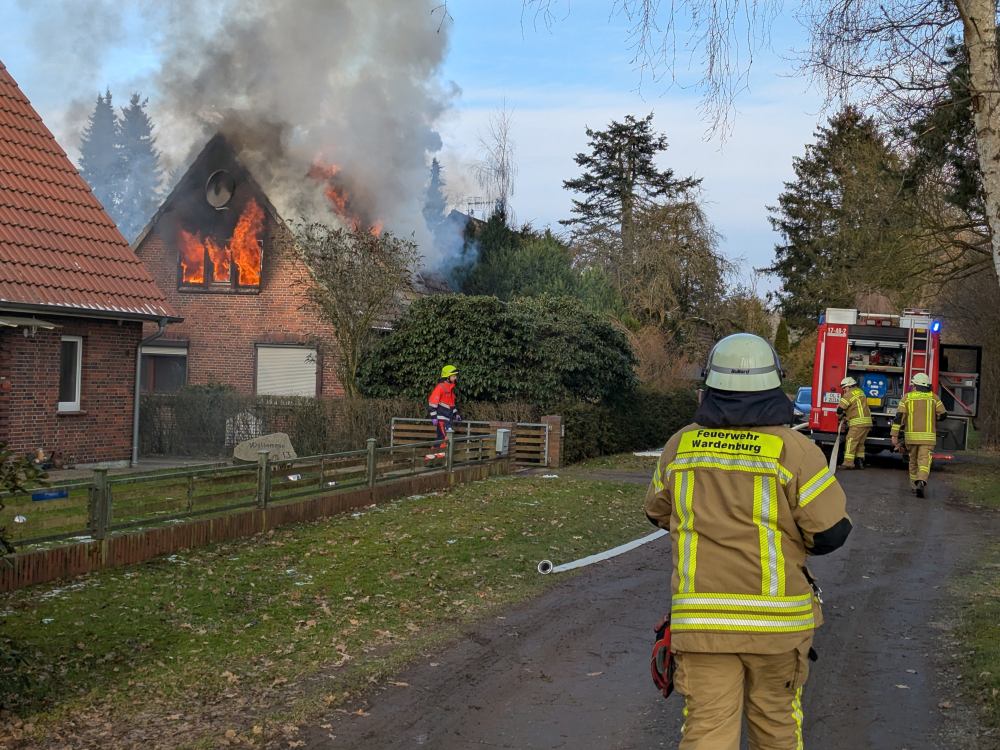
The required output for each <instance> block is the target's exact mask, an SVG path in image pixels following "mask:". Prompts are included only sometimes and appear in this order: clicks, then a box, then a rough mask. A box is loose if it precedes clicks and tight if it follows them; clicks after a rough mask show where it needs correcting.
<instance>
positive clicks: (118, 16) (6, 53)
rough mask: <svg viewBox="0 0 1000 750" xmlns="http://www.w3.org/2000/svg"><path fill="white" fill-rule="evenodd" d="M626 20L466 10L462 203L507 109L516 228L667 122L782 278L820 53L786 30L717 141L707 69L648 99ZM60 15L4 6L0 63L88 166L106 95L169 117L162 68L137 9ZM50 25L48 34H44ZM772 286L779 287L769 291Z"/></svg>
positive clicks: (575, 8) (459, 33) (682, 169)
mask: <svg viewBox="0 0 1000 750" xmlns="http://www.w3.org/2000/svg"><path fill="white" fill-rule="evenodd" d="M612 5H613V3H612V0H573V1H572V2H569V0H556V2H555V3H554V4H553V7H554V8H555V9H556V11H557V15H559V16H560V17H559V18H557V20H556V21H555V23H553V24H552V25H551V26H550V27H546V26H545V25H544V24H535V23H534V22H533V21H534V19H533V17H532V16H531V15H530V14H528V15H522V6H521V3H520V2H518V0H502V1H501V2H492V3H491V2H485V0H451V2H450V3H449V8H450V12H451V16H452V19H453V20H452V22H451V23H452V26H451V29H450V33H449V35H450V47H449V50H448V54H447V57H446V60H445V64H444V67H443V70H442V71H441V76H442V79H444V80H445V81H452V82H454V83H455V84H456V85H457V87H458V88H459V89H460V91H461V93H460V95H459V96H457V97H456V98H455V99H454V101H453V106H452V108H451V109H450V110H449V111H448V112H447V113H446V115H445V116H444V118H443V119H442V121H441V123H440V129H441V133H442V136H443V138H444V143H445V147H444V150H443V152H442V154H441V159H442V162H443V163H444V165H445V169H446V179H448V181H449V183H450V185H449V187H450V193H451V195H452V196H453V197H454V198H456V202H457V201H458V200H459V199H461V197H463V196H470V195H476V194H477V193H478V192H480V191H479V190H478V188H477V186H476V185H475V184H474V182H473V180H472V179H471V174H470V169H469V168H470V165H471V164H472V162H473V161H474V160H475V159H476V156H477V145H478V137H479V134H480V133H481V132H483V131H484V130H485V128H486V126H487V123H488V119H489V116H490V114H491V113H492V112H495V111H496V110H497V109H499V108H500V107H501V106H502V105H503V104H504V102H506V106H507V107H508V109H510V110H512V112H513V135H514V140H515V145H516V150H517V166H518V175H517V181H516V185H515V190H516V192H515V196H514V201H513V206H514V210H515V214H516V218H517V220H518V221H521V222H523V221H530V222H532V223H533V224H534V225H535V226H538V227H544V226H547V225H551V226H553V227H556V228H557V227H558V225H557V222H558V220H559V219H561V218H566V217H567V216H568V214H569V206H570V199H571V196H570V195H569V194H568V193H566V191H564V190H563V189H562V181H563V180H565V179H568V178H570V177H574V176H576V175H577V174H578V172H577V167H576V165H575V164H574V162H573V156H574V155H575V154H576V153H577V152H578V151H581V150H584V149H585V148H586V134H585V132H584V130H585V128H586V127H587V126H590V127H592V128H602V127H604V126H605V125H606V124H607V123H608V122H610V121H611V120H612V119H619V120H620V119H621V118H622V117H624V116H625V115H626V114H634V115H637V116H642V115H645V114H647V113H649V112H650V111H652V112H654V113H655V117H654V124H655V126H656V128H657V129H658V130H660V131H662V132H665V133H666V135H667V137H668V139H669V141H670V149H669V151H668V152H667V153H666V154H665V155H664V156H663V157H662V159H661V164H662V166H668V167H670V168H672V169H674V171H675V172H676V173H677V174H678V175H682V176H683V175H694V176H697V177H700V178H702V180H703V183H702V187H703V197H704V199H705V201H706V207H707V210H708V213H709V216H710V218H711V219H712V221H713V223H714V225H715V227H716V229H717V230H718V231H719V232H720V233H721V234H722V235H723V239H722V243H721V247H722V250H723V251H724V252H725V253H726V254H727V255H728V256H730V257H732V258H742V259H743V261H744V262H743V268H744V269H749V268H750V267H752V266H758V267H759V266H763V265H767V264H768V263H769V262H770V259H771V257H772V252H773V246H774V243H775V241H776V240H777V236H776V235H775V234H774V233H773V232H772V231H771V229H770V227H769V225H768V222H767V218H766V216H767V213H766V209H765V206H766V205H768V204H773V203H774V202H775V201H776V198H777V195H778V193H779V192H780V190H781V187H782V182H783V181H785V180H788V179H790V178H791V177H792V159H793V157H794V156H797V155H800V154H801V153H802V151H803V148H804V145H805V144H806V143H807V142H808V141H810V140H811V138H812V133H813V131H814V129H815V127H816V125H817V123H818V122H819V120H820V119H821V118H822V117H823V114H822V112H821V99H820V97H819V96H818V95H817V94H816V93H815V92H813V91H811V90H810V89H809V87H808V85H807V82H806V81H805V80H804V79H802V78H799V77H797V76H795V68H794V64H793V63H792V62H791V61H790V60H789V59H787V58H788V57H789V56H790V51H791V50H792V49H793V48H802V47H803V46H804V45H805V41H806V40H805V35H804V33H803V32H802V31H801V29H799V27H798V25H797V23H796V22H795V21H794V20H793V19H791V18H790V17H785V16H782V17H781V18H779V19H778V20H777V22H776V23H775V24H774V26H773V28H772V34H771V49H767V50H762V51H758V52H757V53H756V54H755V58H754V66H753V68H752V71H751V75H750V79H749V90H748V91H745V92H743V93H742V94H740V96H739V98H738V99H737V100H736V102H735V105H734V111H733V116H732V130H731V132H730V133H729V135H728V137H727V138H725V139H724V140H723V139H720V138H718V137H715V138H711V139H709V137H708V123H707V122H706V120H705V119H704V116H703V114H702V112H701V111H700V109H699V104H700V101H701V98H700V97H701V94H700V92H699V91H698V90H697V88H696V87H695V85H694V83H695V82H696V79H697V73H698V71H697V69H696V66H694V67H689V60H688V57H687V56H686V55H685V53H684V52H683V50H682V51H680V52H679V54H678V64H679V68H678V70H677V71H676V73H677V78H678V82H677V83H675V84H674V85H672V86H667V85H664V84H662V83H657V82H653V81H650V80H649V78H648V77H647V78H646V80H645V81H643V82H642V85H641V87H640V82H641V78H640V75H639V73H638V71H637V70H636V69H635V66H634V65H633V64H632V63H631V61H630V58H631V54H630V52H629V49H628V38H627V25H626V22H625V20H624V19H623V18H621V17H620V16H610V15H609V9H610V8H611V7H612ZM60 7H62V8H65V7H66V4H65V3H59V2H54V3H53V2H51V1H50V0H36V2H30V3H29V2H28V0H0V21H2V23H0V59H2V60H3V62H4V64H5V65H7V67H8V68H9V69H10V71H11V73H12V74H13V75H14V77H15V78H16V79H17V80H18V82H19V83H20V85H21V87H22V88H23V89H24V91H25V93H26V94H27V95H28V97H29V98H30V99H31V100H32V102H33V103H34V104H35V106H36V107H37V108H38V109H39V110H40V112H41V113H42V116H43V117H44V118H45V119H46V122H47V123H48V124H49V126H50V127H51V128H52V130H53V131H54V132H55V133H56V136H57V137H58V138H59V139H60V140H61V141H62V142H63V145H64V147H65V148H67V150H69V151H70V153H71V154H73V153H74V148H75V142H74V137H75V135H76V134H77V133H78V132H79V129H80V127H82V124H83V121H84V119H85V117H86V115H87V114H88V112H87V109H88V107H89V106H90V105H92V102H93V99H94V97H95V96H96V94H97V92H98V91H99V90H102V89H103V88H104V87H105V86H110V87H111V88H112V90H114V91H115V93H116V99H117V103H122V104H123V103H125V100H126V98H127V94H128V92H129V91H130V90H133V89H135V88H141V89H142V92H143V94H144V95H147V96H149V97H150V99H151V101H152V103H153V104H154V105H155V99H156V92H155V91H154V90H151V89H150V86H151V84H150V83H149V80H150V79H149V77H150V76H151V74H152V73H153V72H154V71H155V70H156V67H157V64H158V59H157V51H156V45H155V43H151V41H150V39H149V38H148V36H147V35H146V34H144V33H143V29H142V26H141V23H140V20H139V15H138V13H135V12H133V11H132V10H129V8H131V7H133V6H131V5H130V4H129V3H128V2H122V3H120V4H118V5H114V4H111V3H108V4H106V5H105V6H104V8H105V9H106V10H107V15H104V16H100V15H99V14H98V15H96V16H92V17H76V18H72V19H68V18H67V14H65V13H60V10H59V8H60ZM40 8H41V9H42V10H40ZM120 8H125V9H126V10H125V11H121V10H119V9H120ZM567 8H568V13H567V12H566V10H567ZM108 9H114V10H108ZM43 14H47V16H44V15H43ZM40 17H45V18H46V20H45V22H43V23H38V19H39V18H40ZM67 24H72V25H67ZM80 24H83V25H85V26H86V25H91V26H93V27H94V29H95V31H96V30H98V29H99V30H100V31H101V33H102V34H103V35H104V37H105V38H106V40H107V41H106V43H104V44H101V45H95V44H90V45H87V44H81V43H80V41H79V40H80V37H81V35H80V34H79V33H78V32H79V26H80ZM95 37H96V34H95ZM681 41H683V40H681ZM692 65H693V64H692ZM773 286H774V281H773V280H765V281H763V283H762V288H761V291H766V290H767V289H770V288H773Z"/></svg>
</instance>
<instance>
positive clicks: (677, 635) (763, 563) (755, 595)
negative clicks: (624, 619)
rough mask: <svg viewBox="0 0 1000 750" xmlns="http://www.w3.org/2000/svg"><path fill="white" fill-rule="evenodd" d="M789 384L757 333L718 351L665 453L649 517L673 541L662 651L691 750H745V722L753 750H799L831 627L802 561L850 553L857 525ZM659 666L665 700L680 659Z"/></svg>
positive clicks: (684, 741)
mask: <svg viewBox="0 0 1000 750" xmlns="http://www.w3.org/2000/svg"><path fill="white" fill-rule="evenodd" d="M781 378H782V371H781V363H780V360H779V358H778V355H777V353H776V352H775V351H774V349H773V348H772V347H771V345H770V344H769V343H768V342H767V341H765V340H764V339H762V338H760V337H759V336H754V335H752V334H749V333H739V334H734V335H732V336H727V337H726V338H724V339H722V340H721V341H719V342H718V343H717V344H716V345H715V347H714V348H713V349H712V352H711V354H710V355H709V358H708V362H707V365H706V368H705V386H706V388H705V395H704V398H703V399H702V402H701V404H700V406H699V407H698V410H697V412H696V413H695V417H694V420H695V421H694V424H691V425H688V426H687V427H684V428H682V429H681V430H680V431H679V432H677V433H676V434H674V435H673V436H672V437H671V438H670V440H669V441H668V442H667V445H666V447H665V448H664V450H663V453H662V455H661V456H660V460H659V462H658V464H657V468H656V471H655V473H654V475H653V480H652V483H651V484H650V487H649V490H648V492H647V494H646V501H645V511H646V516H647V517H648V518H649V520H650V521H651V522H652V523H653V524H654V525H656V526H659V527H660V528H664V529H669V531H670V538H671V542H672V545H671V547H672V551H671V555H672V575H671V595H672V596H671V607H670V621H669V630H665V631H664V633H663V635H662V636H661V635H660V632H659V631H658V633H657V636H658V638H659V640H658V641H657V644H661V643H664V642H666V643H669V649H670V651H672V655H673V663H674V667H675V668H674V671H673V673H672V677H673V687H674V689H675V690H676V692H678V693H680V694H681V695H682V696H683V697H684V701H685V708H684V712H685V721H684V727H683V729H682V738H681V741H680V746H679V747H680V750H737V748H738V747H739V746H740V733H741V722H742V720H743V718H744V717H745V718H746V722H747V733H748V735H749V744H750V747H752V748H768V749H769V750H786V749H787V750H794V749H795V748H801V747H802V687H803V685H804V684H805V682H806V677H807V676H808V673H809V661H810V658H815V652H813V651H812V641H813V633H814V631H815V629H816V628H817V627H819V625H820V624H821V622H822V615H821V610H820V604H821V602H820V600H819V590H818V587H816V586H815V584H814V582H813V581H812V578H811V576H810V575H809V573H808V571H807V570H806V567H805V561H806V557H807V556H808V555H824V554H827V553H829V552H833V551H834V550H836V549H838V548H839V547H841V546H842V545H843V544H844V542H845V541H846V540H847V536H848V534H849V533H850V531H851V521H850V519H849V518H848V516H847V513H846V497H845V495H844V491H843V490H842V489H841V487H840V484H839V483H838V482H837V479H836V477H835V476H834V475H833V474H832V473H831V472H830V470H829V467H828V466H827V462H826V459H825V457H824V456H823V453H822V451H821V450H820V449H819V447H817V446H816V445H815V444H814V443H813V442H812V441H810V440H809V439H808V438H807V437H805V436H803V435H801V434H800V433H799V432H796V431H794V430H792V429H791V428H790V427H788V426H787V425H789V424H790V423H791V422H792V416H793V415H792V405H791V402H790V401H789V399H788V397H787V396H786V395H785V394H784V393H783V392H782V390H781ZM667 636H669V641H666V640H665V639H666V637H667ZM657 656H660V657H662V656H663V654H662V651H661V652H660V653H659V654H657V653H656V652H655V651H654V662H653V670H654V682H656V684H657V687H658V688H660V689H661V691H662V692H664V694H668V693H669V690H668V689H667V688H669V678H670V676H671V674H670V672H669V666H668V665H669V663H670V660H668V659H664V658H660V659H656V657H657ZM661 663H662V665H663V666H662V668H659V667H658V665H659V664H661ZM658 670H659V671H658ZM661 672H662V674H661ZM658 678H659V679H658Z"/></svg>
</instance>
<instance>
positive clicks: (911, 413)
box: [892, 372, 947, 497]
mask: <svg viewBox="0 0 1000 750" xmlns="http://www.w3.org/2000/svg"><path fill="white" fill-rule="evenodd" d="M910 385H912V386H913V390H912V391H909V392H908V393H907V394H906V395H905V396H903V399H902V400H901V401H900V402H899V407H898V408H897V410H896V417H895V419H894V420H893V423H892V445H893V447H894V448H896V449H897V450H901V448H902V446H903V444H905V447H906V452H907V454H908V455H909V461H910V467H909V468H910V487H911V489H912V490H913V493H914V494H915V495H916V496H917V497H923V496H924V490H925V489H926V487H927V480H928V479H929V478H930V474H931V460H932V452H933V450H934V445H935V444H936V443H937V422H938V418H939V417H943V416H944V415H945V414H946V413H947V409H945V406H944V403H942V401H941V399H940V398H938V396H937V394H936V393H934V392H933V391H931V379H930V378H928V377H927V376H926V375H925V374H924V373H922V372H920V373H917V374H916V375H914V376H913V379H912V380H911V381H910ZM900 436H902V437H900Z"/></svg>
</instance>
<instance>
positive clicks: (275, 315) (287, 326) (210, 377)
mask: <svg viewBox="0 0 1000 750" xmlns="http://www.w3.org/2000/svg"><path fill="white" fill-rule="evenodd" d="M133 247H134V248H135V252H136V254H137V255H138V256H139V258H140V259H141V260H142V261H143V263H145V264H146V267H147V268H148V269H149V271H150V273H152V275H153V278H154V279H156V282H157V284H158V285H159V287H160V288H161V289H163V290H164V292H165V293H166V295H167V299H168V300H169V301H170V304H171V305H172V306H173V307H174V309H176V310H177V311H178V312H179V314H180V315H181V316H183V318H184V322H183V323H181V324H179V325H171V326H170V330H169V335H168V336H167V337H165V338H163V339H160V340H158V341H156V342H154V343H152V344H150V345H148V346H147V347H145V348H144V350H143V351H144V354H143V363H144V365H143V370H144V372H143V390H144V392H169V391H174V390H177V389H178V388H179V387H181V386H182V385H185V384H188V385H206V384H210V383H221V384H225V385H229V386H232V387H234V388H235V389H236V390H237V391H239V392H240V393H244V394H251V395H252V394H260V395H299V396H342V395H343V389H342V388H341V385H340V382H339V380H338V378H337V375H336V373H335V371H334V361H335V356H336V352H335V349H334V348H333V346H332V343H333V341H334V338H335V336H334V330H333V328H332V327H331V325H330V324H329V323H327V322H325V321H323V320H322V319H320V318H319V316H318V315H317V314H316V313H315V312H314V311H313V310H312V309H310V307H309V305H308V304H307V298H306V290H307V288H308V283H309V273H308V270H307V268H306V266H305V264H304V263H303V261H302V260H301V258H300V257H299V256H298V254H297V253H296V251H295V249H294V247H293V245H292V242H291V232H290V230H289V229H288V227H287V226H286V225H285V223H284V222H283V221H282V219H281V217H280V216H279V215H278V213H277V211H276V210H275V208H274V206H273V205H272V204H271V202H270V201H269V200H268V199H267V196H266V195H265V194H264V191H263V190H262V189H261V187H260V186H259V185H258V184H257V182H256V181H255V180H254V179H253V177H252V176H251V175H250V173H249V172H248V171H247V169H246V168H245V167H244V166H243V165H242V164H240V163H239V161H238V160H237V158H236V156H235V153H234V151H233V149H232V147H231V146H230V145H229V143H228V142H227V141H226V140H225V138H223V137H222V136H221V135H216V136H215V137H214V138H212V139H211V140H210V141H209V142H208V144H207V145H206V146H205V148H204V149H203V150H202V151H201V153H200V154H199V155H198V157H197V158H196V159H195V161H194V162H193V163H192V165H191V166H190V168H189V169H188V170H187V172H186V173H185V174H184V176H183V177H182V178H181V179H180V181H179V182H178V183H177V186H176V187H175V188H174V189H173V190H172V191H171V193H170V195H169V196H168V197H167V199H166V200H165V201H164V203H163V205H162V206H161V207H160V209H159V210H158V211H157V213H156V215H155V216H154V217H153V218H152V220H151V221H150V223H149V225H148V226H147V227H146V229H145V230H144V231H143V232H142V234H140V235H139V237H138V238H137V239H136V241H135V242H134V243H133Z"/></svg>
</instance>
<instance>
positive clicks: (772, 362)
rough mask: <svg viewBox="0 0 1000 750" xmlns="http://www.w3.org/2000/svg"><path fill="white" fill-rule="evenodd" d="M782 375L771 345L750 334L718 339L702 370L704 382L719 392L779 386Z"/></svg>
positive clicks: (736, 334)
mask: <svg viewBox="0 0 1000 750" xmlns="http://www.w3.org/2000/svg"><path fill="white" fill-rule="evenodd" d="M783 374H784V373H783V372H782V370H781V361H780V360H779V359H778V353H777V352H776V351H774V347H772V346H771V345H770V344H769V343H768V342H767V341H766V340H765V339H762V338H761V337H760V336H755V335H754V334H752V333H734V334H733V335H732V336H726V337H725V338H724V339H721V340H720V341H719V342H718V343H716V345H715V346H714V347H712V351H711V353H710V354H709V355H708V364H706V366H705V371H704V376H705V385H707V386H708V387H709V388H716V389H717V390H720V391H769V390H771V389H772V388H778V387H779V386H780V385H781V378H782V375H783Z"/></svg>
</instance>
